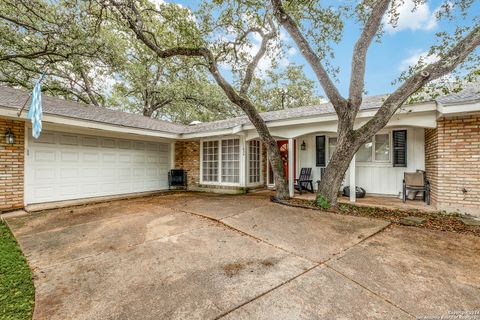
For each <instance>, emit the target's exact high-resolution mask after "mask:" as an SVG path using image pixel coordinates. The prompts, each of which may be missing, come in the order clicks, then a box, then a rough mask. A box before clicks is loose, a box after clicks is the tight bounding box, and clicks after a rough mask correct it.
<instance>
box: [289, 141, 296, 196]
mask: <svg viewBox="0 0 480 320" xmlns="http://www.w3.org/2000/svg"><path fill="white" fill-rule="evenodd" d="M293 148H294V144H293V139H292V138H290V139H288V193H289V195H290V197H293V195H294V189H293V182H294V181H293V180H294V175H293V169H294V154H295V153H294V149H293Z"/></svg>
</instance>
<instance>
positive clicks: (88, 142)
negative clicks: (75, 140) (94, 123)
mask: <svg viewBox="0 0 480 320" xmlns="http://www.w3.org/2000/svg"><path fill="white" fill-rule="evenodd" d="M82 145H83V146H85V147H98V138H95V137H83V138H82Z"/></svg>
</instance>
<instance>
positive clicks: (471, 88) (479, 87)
mask: <svg viewBox="0 0 480 320" xmlns="http://www.w3.org/2000/svg"><path fill="white" fill-rule="evenodd" d="M479 99H480V83H470V84H467V85H464V86H463V88H462V91H460V92H458V93H452V94H448V95H444V96H439V97H438V98H436V99H435V100H436V101H437V102H439V103H442V104H459V103H465V102H472V101H477V100H479Z"/></svg>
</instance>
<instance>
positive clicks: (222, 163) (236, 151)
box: [202, 139, 240, 184]
mask: <svg viewBox="0 0 480 320" xmlns="http://www.w3.org/2000/svg"><path fill="white" fill-rule="evenodd" d="M202 182H207V183H212V182H218V183H227V184H238V183H239V182H240V140H239V139H222V140H212V141H203V142H202Z"/></svg>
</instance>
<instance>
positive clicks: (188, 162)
mask: <svg viewBox="0 0 480 320" xmlns="http://www.w3.org/2000/svg"><path fill="white" fill-rule="evenodd" d="M175 168H176V169H184V170H186V171H187V180H188V187H189V188H195V187H198V185H199V182H200V181H199V180H200V141H177V142H175Z"/></svg>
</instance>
